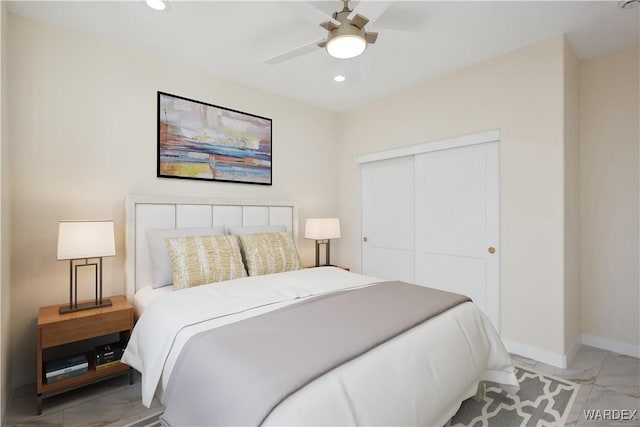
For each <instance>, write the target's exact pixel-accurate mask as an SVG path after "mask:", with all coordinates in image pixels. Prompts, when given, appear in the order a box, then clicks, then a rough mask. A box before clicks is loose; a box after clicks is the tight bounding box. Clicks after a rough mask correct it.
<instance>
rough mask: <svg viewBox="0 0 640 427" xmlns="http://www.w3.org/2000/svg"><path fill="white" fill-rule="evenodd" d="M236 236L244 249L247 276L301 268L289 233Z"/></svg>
mask: <svg viewBox="0 0 640 427" xmlns="http://www.w3.org/2000/svg"><path fill="white" fill-rule="evenodd" d="M238 237H240V242H241V243H242V249H243V250H244V259H245V261H246V263H247V271H248V272H249V276H261V275H263V274H270V273H281V272H283V271H291V270H300V269H301V268H302V263H301V262H300V257H299V256H298V251H297V250H296V245H295V243H293V237H292V236H291V233H256V234H244V235H240V236H238Z"/></svg>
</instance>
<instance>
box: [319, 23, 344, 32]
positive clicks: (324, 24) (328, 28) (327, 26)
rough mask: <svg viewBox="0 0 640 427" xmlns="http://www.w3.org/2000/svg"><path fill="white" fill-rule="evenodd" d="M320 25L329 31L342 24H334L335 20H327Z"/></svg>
mask: <svg viewBox="0 0 640 427" xmlns="http://www.w3.org/2000/svg"><path fill="white" fill-rule="evenodd" d="M320 26H321V27H322V28H324V29H325V30H327V31H332V30H335V29H336V28H338V27H339V26H340V25H336V24H334V23H333V21H326V22H323V23H322V24H320Z"/></svg>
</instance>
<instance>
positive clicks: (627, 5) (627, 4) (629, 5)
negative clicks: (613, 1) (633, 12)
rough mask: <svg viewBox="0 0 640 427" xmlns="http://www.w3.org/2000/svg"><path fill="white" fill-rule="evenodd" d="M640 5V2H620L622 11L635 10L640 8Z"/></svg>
mask: <svg viewBox="0 0 640 427" xmlns="http://www.w3.org/2000/svg"><path fill="white" fill-rule="evenodd" d="M638 4H640V1H638V0H623V1H621V2H618V6H620V7H621V8H622V9H634V8H636V7H638Z"/></svg>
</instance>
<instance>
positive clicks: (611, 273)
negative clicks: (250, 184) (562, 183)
mask: <svg viewBox="0 0 640 427" xmlns="http://www.w3.org/2000/svg"><path fill="white" fill-rule="evenodd" d="M639 82H640V72H639V57H638V48H637V47H636V48H635V49H629V50H624V51H621V52H618V53H614V54H610V55H606V56H603V57H600V58H596V59H592V60H588V61H584V62H582V63H581V64H580V96H581V100H580V144H581V149H580V162H581V174H580V185H581V192H582V197H581V215H582V221H581V230H582V231H581V235H582V257H581V278H582V332H583V334H585V338H587V337H586V336H591V337H592V338H593V337H595V338H596V339H597V338H602V339H605V340H611V341H614V342H618V343H623V344H628V345H631V346H635V348H636V349H637V348H638V345H639V344H640V317H639V314H638V313H639V312H640V307H639V305H640V290H639V287H640V285H639V283H640V278H639V276H638V260H639V253H638V228H639V227H638V217H639V212H638V203H639V201H638V195H639V193H640V188H639V184H638V180H639V177H638V155H639V153H638V144H639V142H638V141H639V140H640V131H639V129H638V128H639V121H640V109H639V96H640V94H639V92H640V87H639V85H640V83H639ZM623 347H624V346H623ZM621 350H622V349H621Z"/></svg>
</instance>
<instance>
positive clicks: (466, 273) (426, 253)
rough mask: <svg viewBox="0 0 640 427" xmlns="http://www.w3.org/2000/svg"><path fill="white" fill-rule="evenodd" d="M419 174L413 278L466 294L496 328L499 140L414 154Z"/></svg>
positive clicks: (416, 193) (416, 187)
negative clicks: (497, 141)
mask: <svg viewBox="0 0 640 427" xmlns="http://www.w3.org/2000/svg"><path fill="white" fill-rule="evenodd" d="M415 177H416V180H415V203H416V206H415V208H416V211H415V212H416V217H415V220H416V222H415V238H416V244H415V282H416V283H417V284H420V285H424V286H429V287H433V288H439V289H443V290H447V291H451V292H457V293H461V294H465V295H468V296H469V297H471V298H472V299H473V301H474V302H475V303H476V304H477V305H478V306H479V307H480V308H481V309H482V310H483V311H484V312H485V314H487V315H488V317H489V319H490V320H491V321H492V322H493V324H494V326H495V327H496V329H498V327H499V304H500V292H499V279H498V275H499V270H498V269H499V262H498V259H499V258H498V257H499V255H498V254H499V252H498V251H499V249H500V248H499V247H498V231H499V230H498V227H499V218H498V215H499V210H498V209H499V205H498V203H499V201H498V147H497V143H487V144H479V145H473V146H468V147H462V148H453V149H448V150H441V151H434V152H430V153H424V154H419V155H416V156H415ZM498 330H499V329H498Z"/></svg>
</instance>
